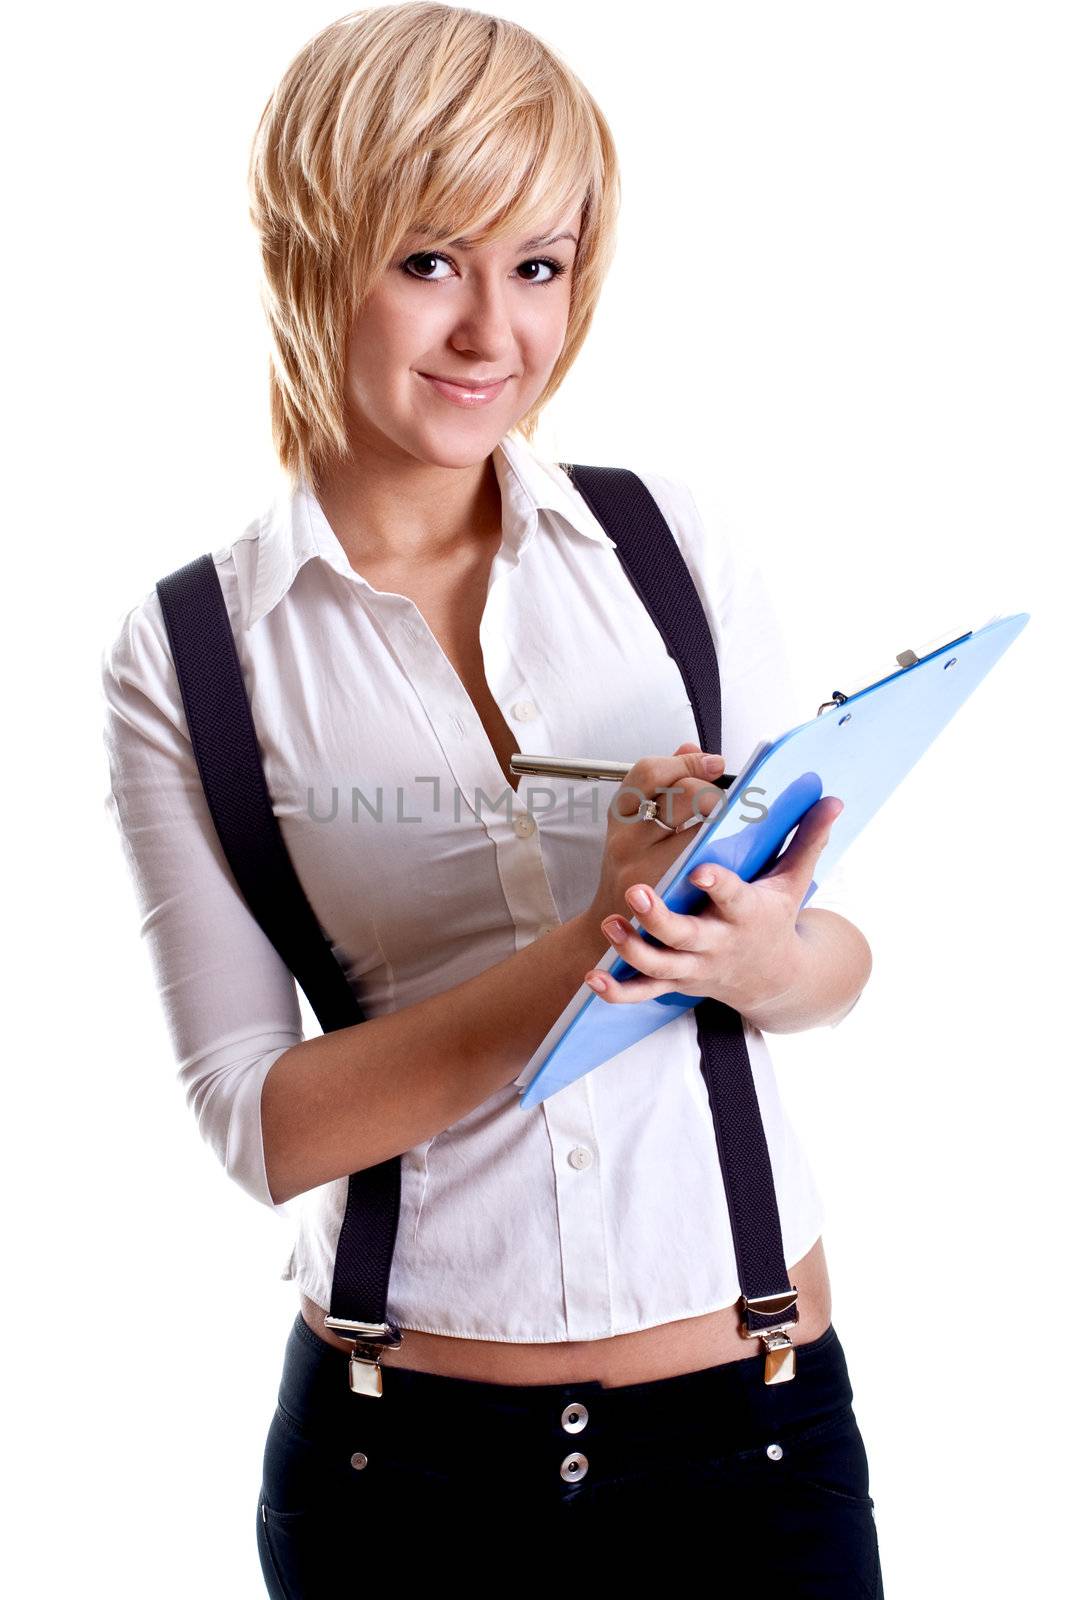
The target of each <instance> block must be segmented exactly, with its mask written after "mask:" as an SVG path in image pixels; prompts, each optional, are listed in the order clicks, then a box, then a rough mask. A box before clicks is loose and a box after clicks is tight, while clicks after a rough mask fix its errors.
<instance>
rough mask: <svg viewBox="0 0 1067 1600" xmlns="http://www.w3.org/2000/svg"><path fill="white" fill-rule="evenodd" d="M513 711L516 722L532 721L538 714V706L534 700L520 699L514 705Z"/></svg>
mask: <svg viewBox="0 0 1067 1600" xmlns="http://www.w3.org/2000/svg"><path fill="white" fill-rule="evenodd" d="M511 712H512V716H513V717H514V718H515V720H516V722H532V721H533V719H534V717H536V715H537V707H536V706H535V705H534V703H533V701H532V700H520V701H518V703H517V704H516V705H513V706H512V708H511Z"/></svg>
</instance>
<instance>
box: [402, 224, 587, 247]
mask: <svg viewBox="0 0 1067 1600" xmlns="http://www.w3.org/2000/svg"><path fill="white" fill-rule="evenodd" d="M412 232H413V233H416V234H418V235H419V236H420V237H421V238H424V239H432V238H433V237H434V235H433V234H432V233H431V232H430V229H429V228H413V229H412ZM557 239H570V240H571V241H572V242H573V243H574V244H577V243H578V241H577V239H575V237H574V234H573V233H554V234H552V235H551V237H549V236H546V235H542V236H541V237H540V238H539V239H525V240H524V241H523V242H522V244H520V245H519V249H520V250H537V249H540V248H541V246H542V245H548V244H555V242H556V240H557ZM472 248H473V246H472V243H471V241H470V239H451V240H450V241H449V249H452V250H470V249H472Z"/></svg>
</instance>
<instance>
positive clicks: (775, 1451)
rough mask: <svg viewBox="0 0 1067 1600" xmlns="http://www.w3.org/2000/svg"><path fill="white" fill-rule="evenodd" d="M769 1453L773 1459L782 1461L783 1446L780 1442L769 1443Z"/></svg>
mask: <svg viewBox="0 0 1067 1600" xmlns="http://www.w3.org/2000/svg"><path fill="white" fill-rule="evenodd" d="M767 1454H768V1455H769V1456H770V1458H771V1460H772V1461H781V1459H782V1447H781V1445H780V1444H769V1445H768V1446H767Z"/></svg>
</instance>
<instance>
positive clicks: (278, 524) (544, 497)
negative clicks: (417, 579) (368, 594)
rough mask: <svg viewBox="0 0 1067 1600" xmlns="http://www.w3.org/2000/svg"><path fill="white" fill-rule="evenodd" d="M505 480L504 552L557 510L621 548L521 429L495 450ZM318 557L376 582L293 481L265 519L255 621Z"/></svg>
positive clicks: (581, 529) (586, 533) (355, 579)
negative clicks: (356, 564) (544, 514)
mask: <svg viewBox="0 0 1067 1600" xmlns="http://www.w3.org/2000/svg"><path fill="white" fill-rule="evenodd" d="M491 459H492V462H493V467H494V470H495V472H496V476H497V483H498V484H499V486H500V505H501V513H502V523H503V537H502V540H501V550H502V552H504V555H505V559H506V560H507V561H508V562H509V564H510V565H514V564H515V563H516V562H517V561H518V559H519V557H520V556H521V554H522V552H523V550H524V549H525V548H526V546H527V544H529V542H530V540H531V539H532V538H533V536H534V534H535V533H536V532H537V530H538V527H539V525H540V514H541V512H542V511H548V512H552V513H554V514H555V515H556V516H557V517H559V518H560V519H561V520H562V521H563V523H564V524H565V525H566V526H567V527H568V528H569V529H571V530H572V531H573V532H574V533H577V534H580V535H581V536H582V537H583V538H586V539H589V540H591V541H592V542H593V543H595V544H599V545H600V546H601V547H602V548H604V549H608V550H614V548H615V541H614V540H613V539H610V538H609V537H608V535H607V533H606V532H605V531H604V529H603V528H602V527H601V525H600V523H599V522H598V521H597V519H596V517H595V516H594V515H593V513H592V511H591V510H590V509H589V506H588V505H587V503H586V501H585V500H584V499H583V497H582V495H581V494H580V493H579V491H578V489H577V488H576V487H575V485H574V484H573V483H572V482H571V480H570V479H569V478H568V476H567V474H566V473H565V472H564V471H563V469H562V467H560V466H557V465H555V464H554V463H549V462H546V461H542V460H541V458H540V457H539V456H538V455H537V454H536V452H535V451H534V450H533V448H532V447H531V446H530V445H529V444H528V443H527V441H526V440H525V439H523V438H522V436H521V435H512V434H510V433H509V434H505V435H504V437H503V438H502V439H501V440H500V443H499V444H498V445H497V446H496V448H495V449H494V451H493V453H492V458H491ZM312 557H318V558H319V559H320V560H322V561H325V562H326V563H327V564H328V565H329V566H331V567H333V569H334V571H335V572H337V573H339V574H340V575H341V576H342V577H343V578H345V579H346V580H347V581H348V582H349V583H355V584H359V585H362V586H363V587H364V588H368V589H369V588H371V587H372V586H371V585H370V584H369V583H368V582H367V580H366V578H364V577H363V576H362V575H361V574H360V573H358V572H357V571H356V570H355V568H354V567H353V566H352V564H351V562H350V561H349V559H348V557H347V555H346V554H345V552H344V549H343V547H342V545H341V542H340V540H339V539H338V537H337V535H336V534H335V533H334V531H333V528H332V527H331V526H330V524H329V522H328V521H327V518H326V515H325V513H324V511H323V509H322V507H321V506H320V504H319V502H318V499H317V497H316V495H315V493H314V490H313V489H312V487H311V485H310V483H309V482H308V481H307V479H306V478H303V477H301V478H300V479H298V481H297V483H296V484H295V486H292V487H286V488H285V489H283V490H282V491H281V493H280V494H279V495H278V497H277V499H276V500H275V502H274V504H273V506H272V507H271V509H270V511H269V512H268V513H267V515H266V517H265V518H264V519H263V520H262V522H261V523H260V524H259V532H258V552H257V559H256V569H255V578H254V581H253V585H252V597H251V602H250V605H249V609H248V623H247V626H248V627H250V628H251V627H252V626H253V625H254V624H255V623H256V622H258V621H259V619H260V617H264V616H266V614H267V612H268V611H270V610H272V609H273V607H274V606H276V605H277V604H278V601H279V600H281V599H282V598H283V596H284V595H286V594H287V593H288V591H289V589H290V588H291V586H292V584H293V581H294V580H295V578H296V575H297V573H298V572H299V571H300V569H301V567H302V566H303V565H304V563H305V562H306V561H310V560H311V559H312Z"/></svg>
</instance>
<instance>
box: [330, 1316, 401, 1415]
mask: <svg viewBox="0 0 1067 1600" xmlns="http://www.w3.org/2000/svg"><path fill="white" fill-rule="evenodd" d="M323 1320H324V1321H325V1323H326V1326H327V1327H328V1328H332V1329H333V1330H334V1332H335V1333H336V1334H337V1335H338V1336H339V1337H340V1338H342V1339H347V1340H348V1341H349V1342H350V1343H351V1344H354V1345H355V1349H354V1350H353V1351H352V1354H351V1356H350V1357H349V1361H348V1386H349V1388H350V1389H351V1390H352V1393H353V1394H367V1395H373V1396H374V1397H375V1398H376V1399H379V1398H380V1397H381V1392H382V1366H381V1351H382V1350H383V1349H387V1350H395V1349H396V1347H397V1346H398V1345H399V1344H400V1343H401V1341H402V1340H403V1337H404V1334H403V1331H402V1329H401V1328H399V1327H398V1326H397V1324H396V1323H395V1322H394V1321H393V1320H392V1318H391V1317H387V1318H386V1320H385V1321H384V1322H353V1321H350V1320H349V1319H348V1318H347V1317H329V1316H328V1317H325V1318H324V1319H323Z"/></svg>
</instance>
